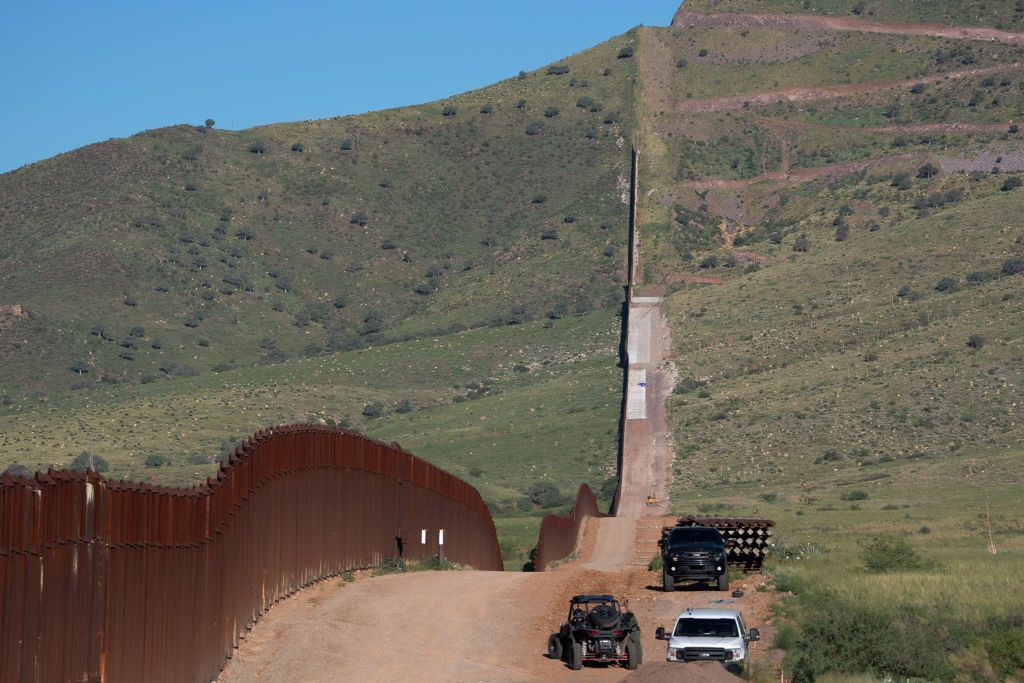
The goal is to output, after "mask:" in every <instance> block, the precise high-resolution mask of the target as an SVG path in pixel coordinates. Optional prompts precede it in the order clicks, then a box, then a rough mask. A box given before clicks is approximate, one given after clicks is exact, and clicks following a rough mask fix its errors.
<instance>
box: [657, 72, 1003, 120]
mask: <svg viewBox="0 0 1024 683" xmlns="http://www.w3.org/2000/svg"><path fill="white" fill-rule="evenodd" d="M1019 66H1020V63H1019V62H1014V63H1012V64H1002V65H1000V66H994V67H984V68H979V69H961V70H959V71H947V72H945V73H941V74H933V75H931V76H921V77H920V78H916V79H913V80H909V81H883V82H877V83H852V84H837V85H809V86H794V87H789V88H779V89H777V90H764V91H761V92H752V93H743V94H740V95H726V96H723V97H709V98H707V99H701V100H685V101H683V102H679V103H678V104H677V105H676V109H677V110H678V111H681V112H694V111H724V110H727V109H743V108H746V107H752V106H763V105H766V104H778V103H780V102H805V101H808V100H827V99H834V98H837V97H850V96H852V95H866V94H869V93H875V92H881V91H883V90H892V89H895V88H910V87H913V86H914V85H916V84H918V83H924V84H930V83H938V82H939V81H943V80H946V79H948V78H967V77H969V76H981V75H984V74H990V73H997V72H999V71H1002V70H1004V69H1007V68H1016V67H1019Z"/></svg>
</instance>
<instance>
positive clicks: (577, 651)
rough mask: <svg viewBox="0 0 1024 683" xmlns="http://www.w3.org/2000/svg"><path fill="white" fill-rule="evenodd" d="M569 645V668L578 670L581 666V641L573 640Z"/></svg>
mask: <svg viewBox="0 0 1024 683" xmlns="http://www.w3.org/2000/svg"><path fill="white" fill-rule="evenodd" d="M569 647H570V649H569V668H570V669H572V670H573V671H579V670H580V669H582V668H583V643H577V642H576V641H575V640H574V641H572V644H571V645H570V646H569Z"/></svg>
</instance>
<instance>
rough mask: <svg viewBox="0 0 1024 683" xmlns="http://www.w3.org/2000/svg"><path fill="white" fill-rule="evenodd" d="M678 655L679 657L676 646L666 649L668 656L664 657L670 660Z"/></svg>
mask: <svg viewBox="0 0 1024 683" xmlns="http://www.w3.org/2000/svg"><path fill="white" fill-rule="evenodd" d="M678 657H679V650H678V649H677V648H674V647H670V648H669V649H668V656H667V657H666V659H668V660H669V661H672V660H673V659H678Z"/></svg>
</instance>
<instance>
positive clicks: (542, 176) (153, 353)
mask: <svg viewBox="0 0 1024 683" xmlns="http://www.w3.org/2000/svg"><path fill="white" fill-rule="evenodd" d="M632 42H633V37H632V36H631V35H626V36H622V37H619V38H615V39H613V40H611V41H609V42H608V43H605V44H602V45H600V46H597V47H595V48H593V49H591V50H587V51H586V52H583V53H580V54H578V55H574V56H572V57H569V58H567V59H566V60H564V61H563V62H559V63H558V64H556V65H553V66H552V67H551V68H545V69H540V70H538V71H535V72H531V73H523V74H521V75H520V76H518V77H515V78H512V79H509V80H507V81H503V82H501V83H498V84H496V85H494V86H491V87H488V88H483V89H481V90H477V91H473V92H469V93H464V94H462V95H458V96H455V97H452V98H450V99H448V100H445V101H442V102H435V103H430V104H426V105H421V106H415V107H407V108H402V109H395V110H389V111H383V112H375V113H370V114H365V115H361V116H351V117H344V118H337V119H328V120H321V121H309V122H301V123H288V124H278V125H273V126H267V127H263V128H257V129H251V130H245V131H221V130H217V129H215V128H213V129H206V128H205V127H198V128H197V127H193V126H176V127H172V128H166V129H160V130H154V131H147V132H145V133H140V134H139V135H136V136H134V137H131V138H127V139H123V140H111V141H109V142H104V143H100V144H96V145H91V146H89V147H85V148H83V149H80V150H76V151H74V152H69V153H67V154H63V155H60V156H58V157H55V158H53V159H48V160H46V161H42V162H39V163H37V164H32V165H30V166H27V167H24V168H22V169H19V170H17V171H14V172H11V173H7V174H4V175H2V176H0V198H2V199H0V230H2V237H3V241H4V244H5V247H6V248H5V249H4V250H3V252H2V254H0V304H3V305H9V306H14V305H17V306H20V307H21V309H22V313H21V314H20V315H14V314H4V317H3V319H2V323H0V362H2V363H3V367H4V368H5V371H4V373H3V376H2V377H0V393H2V394H5V395H7V396H9V397H10V398H11V399H13V398H15V397H17V396H24V395H26V394H30V393H39V392H42V393H51V392H59V391H61V390H66V389H68V388H69V387H74V388H75V389H77V390H92V389H94V388H96V386H97V385H100V384H102V385H107V384H110V383H115V382H138V381H141V380H146V381H163V380H165V379H166V378H168V377H170V376H177V375H187V374H192V373H195V372H198V373H206V372H209V371H211V370H212V369H214V368H217V369H220V370H223V369H225V368H228V367H242V366H249V365H252V364H255V363H278V362H281V361H282V360H284V359H286V358H294V357H296V356H317V355H321V354H325V353H331V352H335V351H339V350H346V349H354V348H364V347H368V346H372V345H379V344H381V343H388V342H393V341H400V340H405V339H416V338H421V337H424V336H436V335H443V334H450V333H452V332H457V331H459V330H463V329H470V328H478V327H481V326H493V325H506V324H510V323H511V324H514V323H519V322H523V321H526V320H530V319H534V318H543V317H546V316H548V315H549V314H551V315H556V316H557V315H562V314H566V313H570V312H583V311H587V310H590V309H593V308H600V307H603V306H608V305H613V306H617V305H618V303H619V302H620V300H621V296H622V282H623V275H622V267H623V259H624V244H625V229H624V225H625V220H626V209H627V207H626V204H625V203H624V200H623V196H624V195H623V193H624V187H625V179H626V178H627V177H628V173H629V171H628V161H629V144H628V143H627V140H628V139H629V138H630V137H631V136H630V132H629V131H630V126H631V117H632V112H631V108H630V106H629V104H630V101H631V95H630V93H631V90H632V87H633V80H634V77H635V67H634V60H633V59H632V58H631V57H629V56H626V55H627V54H628V51H627V52H625V53H623V56H622V57H620V52H621V51H622V50H623V48H626V47H628V46H630V45H631V43H632Z"/></svg>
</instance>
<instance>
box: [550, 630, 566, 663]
mask: <svg viewBox="0 0 1024 683" xmlns="http://www.w3.org/2000/svg"><path fill="white" fill-rule="evenodd" d="M562 654H563V652H562V638H561V637H560V636H559V635H558V634H557V633H552V634H551V635H550V636H548V659H559V660H560V659H562Z"/></svg>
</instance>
